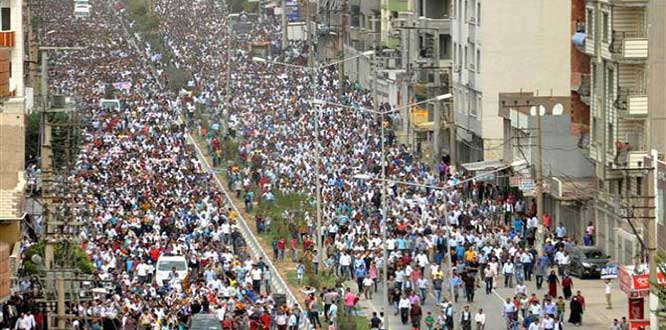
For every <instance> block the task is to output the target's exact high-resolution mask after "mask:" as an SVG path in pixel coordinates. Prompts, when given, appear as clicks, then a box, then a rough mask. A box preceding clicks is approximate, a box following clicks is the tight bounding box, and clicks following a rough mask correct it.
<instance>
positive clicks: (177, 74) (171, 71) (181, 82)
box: [166, 67, 192, 93]
mask: <svg viewBox="0 0 666 330" xmlns="http://www.w3.org/2000/svg"><path fill="white" fill-rule="evenodd" d="M166 74H167V77H168V78H169V89H170V90H171V91H172V92H174V93H177V92H178V91H180V90H181V89H183V88H185V87H187V82H188V81H189V80H191V79H192V74H191V73H190V72H189V71H187V70H183V69H177V68H176V67H169V68H167V70H166Z"/></svg>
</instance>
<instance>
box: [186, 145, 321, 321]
mask: <svg viewBox="0 0 666 330" xmlns="http://www.w3.org/2000/svg"><path fill="white" fill-rule="evenodd" d="M187 139H188V140H189V142H190V143H191V144H192V145H193V146H194V148H195V149H196V151H197V155H198V156H199V158H200V159H201V161H202V164H203V165H204V166H205V168H206V171H207V172H208V173H209V174H210V175H212V176H213V177H214V178H215V182H216V183H217V186H218V188H219V189H220V190H221V191H222V192H223V193H224V196H225V197H226V200H227V201H228V203H229V206H231V207H232V208H233V210H234V211H235V212H236V214H238V222H237V224H238V228H239V229H240V232H241V235H242V236H243V239H245V242H246V244H247V247H249V248H250V252H251V254H252V257H254V258H255V259H257V260H258V259H259V258H263V260H264V262H265V263H266V264H267V265H268V268H269V270H270V272H271V286H272V287H273V289H274V291H275V292H278V293H282V294H284V295H285V296H286V297H287V304H289V305H290V306H292V307H293V306H294V305H295V304H298V303H299V302H298V299H296V296H294V294H293V293H292V292H291V290H290V289H289V286H288V285H287V283H286V282H285V281H284V279H283V278H282V275H280V273H279V272H278V270H277V268H276V267H275V265H273V262H272V261H271V259H270V258H269V257H268V255H267V254H266V252H264V250H263V249H262V248H261V245H260V244H259V240H257V237H256V236H254V233H253V232H252V230H251V229H250V227H249V226H248V225H247V222H246V221H245V218H243V216H242V215H241V212H240V210H239V209H238V208H237V207H236V204H234V203H233V202H232V200H231V196H230V195H229V193H228V192H227V190H226V189H225V188H224V185H223V184H222V182H221V181H220V178H219V177H218V176H217V173H215V171H214V170H213V168H212V167H211V166H210V164H209V163H208V159H206V156H205V154H204V153H203V151H202V150H201V148H200V147H199V145H198V144H197V143H196V141H195V140H194V138H193V137H192V136H191V135H190V134H189V133H188V134H187ZM301 312H302V313H301V315H302V316H301V324H300V326H299V328H300V329H304V330H305V329H311V326H310V322H309V321H308V319H307V318H306V317H305V314H304V310H303V309H301Z"/></svg>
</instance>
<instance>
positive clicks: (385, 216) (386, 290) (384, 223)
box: [314, 70, 451, 329]
mask: <svg viewBox="0 0 666 330" xmlns="http://www.w3.org/2000/svg"><path fill="white" fill-rule="evenodd" d="M376 73H377V70H375V74H376ZM373 93H374V100H373V108H372V109H370V108H354V107H352V106H348V105H343V104H337V103H332V102H326V101H323V100H315V101H314V102H315V103H317V104H321V105H329V106H335V107H340V108H346V109H352V110H361V111H366V112H369V113H373V114H378V115H380V116H381V122H380V126H381V127H380V139H381V143H380V147H381V155H382V156H381V157H382V158H381V171H382V174H381V181H382V199H381V203H382V208H381V215H382V221H381V223H380V230H381V233H382V243H383V244H382V258H383V263H382V272H383V278H382V280H383V282H384V283H383V289H384V299H385V303H386V304H389V288H388V250H387V249H386V241H387V240H388V237H387V235H388V230H387V226H388V218H389V216H388V210H387V208H388V203H387V202H386V196H387V195H388V187H387V185H386V184H387V182H391V180H388V179H386V148H385V141H386V135H385V129H384V116H386V115H387V114H390V113H394V112H398V111H402V110H403V109H405V108H410V107H413V106H415V105H418V104H422V103H427V102H433V101H444V100H447V99H449V98H451V94H443V95H438V96H436V97H433V98H431V99H427V100H423V101H420V102H416V103H412V104H408V105H406V106H404V107H401V108H395V109H391V110H388V111H379V110H378V107H379V101H378V100H377V77H376V76H375V81H374V88H373ZM405 184H408V183H405ZM447 235H448V234H447ZM450 262H451V258H449V263H450ZM449 268H450V267H449ZM384 315H385V320H384V323H385V325H386V328H387V329H389V328H390V327H389V326H388V323H389V317H388V313H386V312H385V313H384Z"/></svg>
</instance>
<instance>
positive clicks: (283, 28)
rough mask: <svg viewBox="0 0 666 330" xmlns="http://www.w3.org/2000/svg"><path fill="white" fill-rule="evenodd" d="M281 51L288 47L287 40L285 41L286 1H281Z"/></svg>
mask: <svg viewBox="0 0 666 330" xmlns="http://www.w3.org/2000/svg"><path fill="white" fill-rule="evenodd" d="M281 5H282V51H285V50H286V49H287V47H289V40H288V39H287V26H288V24H287V0H282V3H281Z"/></svg>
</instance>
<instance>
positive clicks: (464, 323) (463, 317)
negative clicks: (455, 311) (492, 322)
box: [460, 305, 472, 330]
mask: <svg viewBox="0 0 666 330" xmlns="http://www.w3.org/2000/svg"><path fill="white" fill-rule="evenodd" d="M460 326H461V327H462V329H463V330H472V312H471V311H470V310H469V305H465V307H464V309H463V311H462V312H461V314H460Z"/></svg>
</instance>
